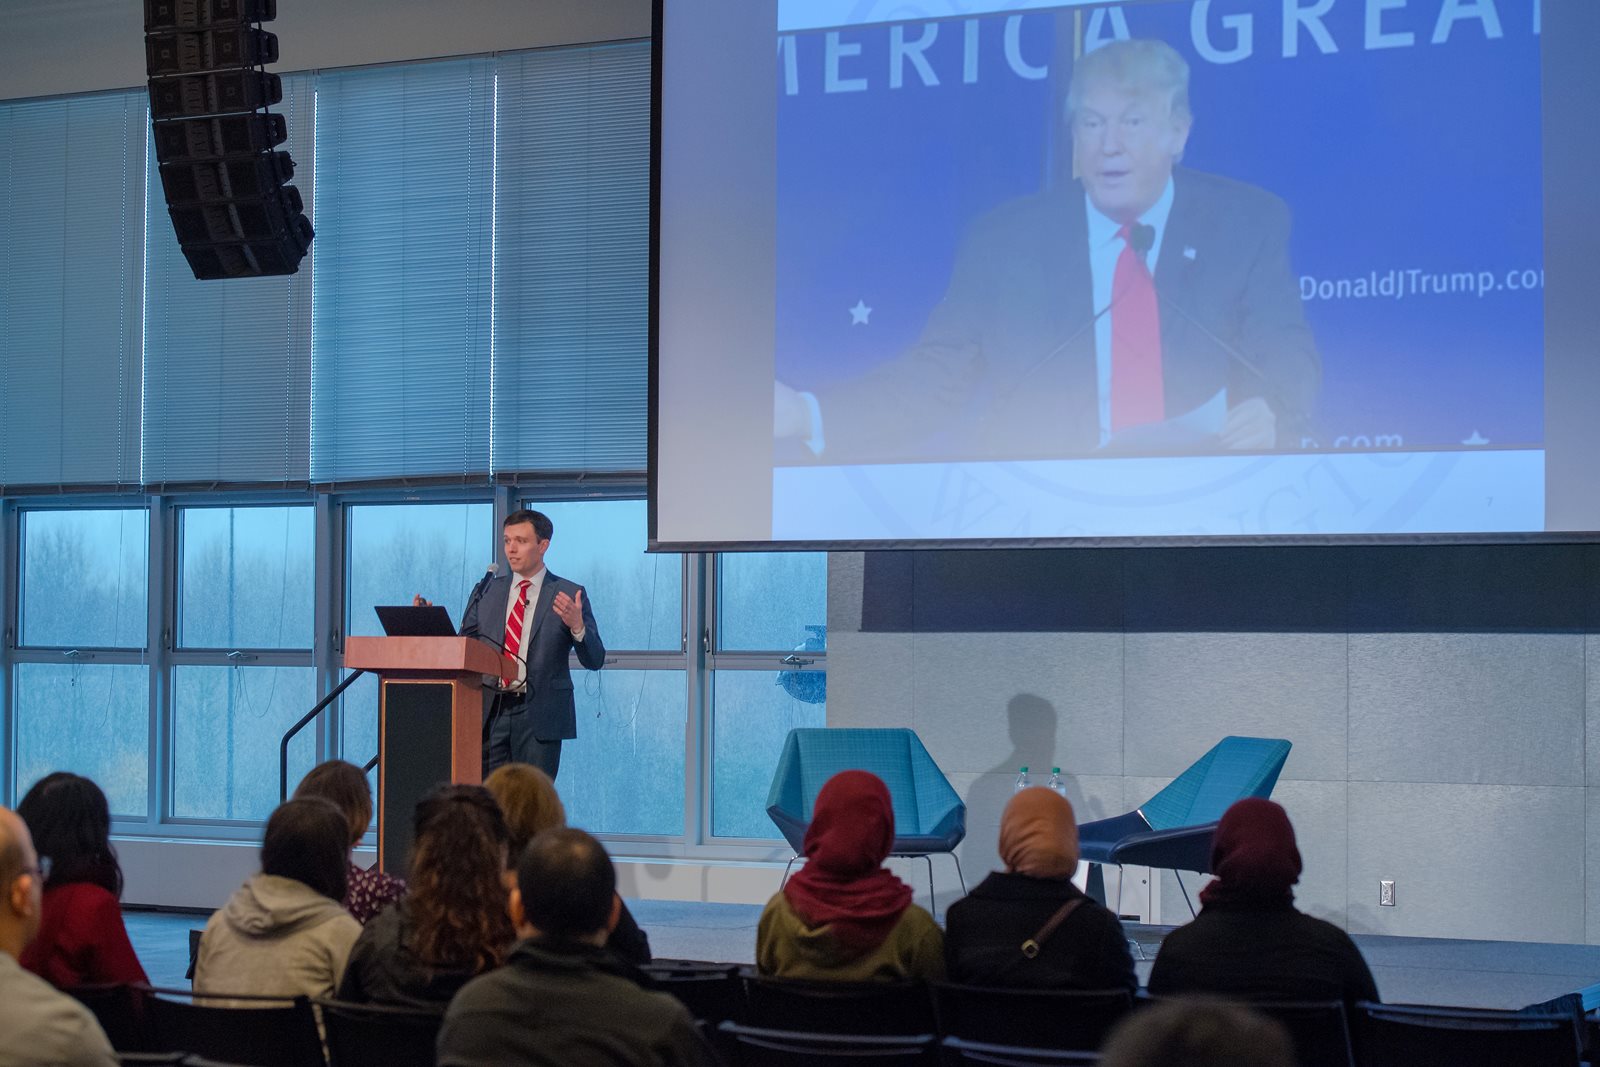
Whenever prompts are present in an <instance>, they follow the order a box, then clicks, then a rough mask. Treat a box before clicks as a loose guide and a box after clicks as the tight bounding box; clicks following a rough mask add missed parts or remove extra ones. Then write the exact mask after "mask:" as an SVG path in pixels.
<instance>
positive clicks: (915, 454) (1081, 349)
mask: <svg viewBox="0 0 1600 1067" xmlns="http://www.w3.org/2000/svg"><path fill="white" fill-rule="evenodd" d="M1188 83H1189V70H1188V64H1187V63H1185V62H1184V60H1183V58H1182V57H1181V56H1179V55H1178V53H1177V52H1176V51H1175V50H1174V49H1173V48H1172V47H1171V46H1170V45H1167V44H1165V43H1164V42H1161V41H1154V40H1136V41H1118V42H1113V43H1111V44H1107V45H1105V46H1103V47H1101V48H1099V49H1097V50H1095V51H1093V52H1091V53H1089V54H1087V55H1085V56H1083V57H1081V58H1080V59H1079V60H1078V61H1077V63H1076V65H1075V66H1074V69H1073V75H1072V83H1071V86H1070V87H1069V90H1068V93H1067V112H1068V117H1069V118H1068V120H1069V124H1070V126H1071V131H1072V146H1073V161H1074V170H1075V172H1076V176H1077V180H1076V181H1073V182H1070V183H1066V184H1064V185H1063V186H1062V187H1061V188H1058V189H1054V190H1050V191H1047V192H1044V193H1040V194H1038V195H1035V196H1030V197H1025V198H1022V199H1019V200H1014V201H1011V202H1008V203H1005V204H1002V205H1000V206H999V207H998V208H996V209H994V210H993V211H991V212H989V213H988V214H986V215H984V216H983V217H981V218H979V219H978V220H977V221H976V222H975V223H973V225H972V226H971V227H970V228H969V230H968V232H967V234H966V236H965V238H964V239H963V242H962V245H961V248H960V250H959V252H958V254H957V257H956V261H955V266H954V269H953V271H952V275H951V280H950V284H949V287H948V289H947V290H946V293H945V296H944V299H943V301H941V303H940V304H939V305H938V307H936V308H935V309H934V311H933V312H932V314H931V315H930V316H929V320H928V323H927V326H926V327H925V329H924V331H923V334H922V337H921V338H920V340H919V341H918V342H917V343H916V344H915V345H914V346H913V347H912V348H911V349H910V350H909V351H907V352H906V353H904V354H902V355H901V356H899V357H897V358H895V359H893V360H890V361H888V362H887V363H885V364H883V365H881V366H879V367H878V368H876V369H874V370H872V371H869V372H868V373H866V374H864V375H863V376H861V377H860V378H857V379H855V380H852V381H847V382H845V383H842V384H840V385H838V386H835V387H833V388H830V389H819V390H817V391H816V392H814V393H799V392H796V391H795V390H793V389H791V388H789V387H788V386H787V385H785V384H783V383H781V382H780V383H778V385H777V390H776V396H775V410H774V422H775V432H776V435H777V436H778V437H779V438H786V437H790V438H798V439H802V440H804V441H806V442H807V444H809V445H810V448H811V450H812V451H813V452H814V453H816V454H817V456H818V457H819V458H820V459H821V460H822V461H823V462H833V463H860V462H893V461H896V460H900V461H904V460H911V459H960V460H994V459H1036V458H1052V457H1057V456H1070V455H1085V454H1089V453H1092V452H1094V451H1096V450H1097V449H1104V450H1106V451H1107V452H1108V453H1132V452H1163V451H1164V452H1169V453H1170V452H1215V451H1221V450H1227V449H1240V450H1250V451H1268V450H1272V449H1275V448H1282V447H1288V446H1291V445H1292V444H1293V443H1294V441H1295V440H1296V438H1297V436H1298V434H1299V433H1300V432H1302V431H1303V430H1305V429H1306V428H1307V427H1306V426H1305V423H1306V422H1307V421H1308V419H1309V415H1310V411H1311V409H1312V407H1313V406H1314V404H1315V400H1316V394H1317V390H1318V386H1319V383H1320V379H1321V361H1320V358H1319V357H1318V355H1317V350H1316V345H1315V342H1314V340H1313V338H1312V336H1311V332H1310V329H1309V328H1308V327H1307V325H1306V322H1305V317H1304V314H1303V312H1302V309H1301V306H1300V296H1299V291H1298V288H1297V285H1296V283H1295V279H1294V275H1293V272H1292V270H1291V268H1290V263H1289V250H1288V245H1289V211H1288V208H1287V206H1286V205H1285V204H1284V203H1283V202H1282V201H1281V200H1279V199H1278V198H1277V197H1275V196H1272V195H1271V194H1269V193H1267V192H1265V191H1264V190H1261V189H1257V188H1255V187H1253V186H1249V185H1245V184H1242V183H1239V182H1234V181H1230V180H1228V179H1225V178H1221V177H1217V176H1214V175H1209V174H1202V173H1199V172H1197V171H1192V170H1187V169H1184V168H1181V167H1178V165H1177V164H1178V160H1179V159H1181V157H1182V155H1183V149H1184V146H1185V144H1186V143H1187V141H1188V137H1189V130H1190V127H1191V125H1192V119H1191V116H1190V111H1189V97H1188ZM1168 420H1178V421H1179V422H1181V423H1182V424H1183V432H1182V434H1180V435H1177V436H1174V435H1173V434H1171V433H1166V432H1162V431H1164V430H1166V429H1168V427H1166V426H1164V424H1165V423H1167V421H1168Z"/></svg>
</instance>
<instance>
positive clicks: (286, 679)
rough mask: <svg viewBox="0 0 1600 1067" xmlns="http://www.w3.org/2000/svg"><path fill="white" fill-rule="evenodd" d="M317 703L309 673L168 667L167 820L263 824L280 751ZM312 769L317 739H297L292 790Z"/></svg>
mask: <svg viewBox="0 0 1600 1067" xmlns="http://www.w3.org/2000/svg"><path fill="white" fill-rule="evenodd" d="M316 702H317V694H316V684H315V678H314V672H313V671H312V670H311V668H310V667H261V666H253V665H252V666H245V665H239V666H232V667H225V666H218V667H205V666H187V665H180V666H177V667H174V668H173V677H172V720H173V735H172V779H173V783H174V788H173V797H172V814H173V815H174V816H176V817H177V818H180V819H220V820H223V821H232V820H246V821H256V822H264V821H265V820H266V818H267V816H268V815H270V814H272V809H273V808H275V807H276V806H277V804H278V758H277V757H278V743H279V741H280V739H281V738H282V737H283V733H284V731H285V730H287V729H288V728H289V727H290V726H291V725H292V724H293V723H294V721H295V720H296V719H298V718H300V716H302V715H304V714H305V713H306V712H307V711H308V710H310V708H311V705H313V704H315V703H316ZM315 762H316V738H315V734H313V733H311V732H309V731H307V732H303V733H301V734H300V735H299V736H298V737H297V738H296V739H295V741H294V742H293V743H292V744H291V746H290V750H289V783H290V786H291V787H292V786H293V784H294V783H295V782H298V781H299V780H300V778H301V777H302V776H303V775H304V774H305V772H306V771H308V770H310V769H311V767H312V765H313V764H314V763H315Z"/></svg>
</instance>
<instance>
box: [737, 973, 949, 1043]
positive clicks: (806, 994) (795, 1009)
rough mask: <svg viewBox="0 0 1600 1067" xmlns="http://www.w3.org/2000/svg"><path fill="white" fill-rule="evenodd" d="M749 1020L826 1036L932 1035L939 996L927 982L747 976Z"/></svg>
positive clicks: (746, 993) (762, 1025) (761, 1024)
mask: <svg viewBox="0 0 1600 1067" xmlns="http://www.w3.org/2000/svg"><path fill="white" fill-rule="evenodd" d="M744 981H745V1018H746V1020H747V1021H748V1022H749V1023H750V1025H752V1026H758V1027H765V1028H767V1029H770V1030H798V1031H814V1032H816V1033H822V1034H931V1033H933V1032H934V1031H935V1029H936V1023H935V1020H934V1014H933V1000H932V999H931V998H930V997H929V995H928V987H927V986H925V985H923V984H922V983H921V982H798V981H794V980H792V979H787V978H762V977H759V976H756V975H746V976H745V979H744Z"/></svg>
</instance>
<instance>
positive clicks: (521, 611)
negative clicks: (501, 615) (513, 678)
mask: <svg viewBox="0 0 1600 1067" xmlns="http://www.w3.org/2000/svg"><path fill="white" fill-rule="evenodd" d="M532 584H533V581H532V580H531V579H528V578H524V579H522V581H520V582H518V583H517V602H516V603H515V604H513V605H512V606H511V614H510V615H508V616H506V640H505V646H506V656H507V657H509V658H510V659H511V660H512V661H513V662H514V661H516V660H518V659H520V658H521V653H522V617H523V615H525V614H526V613H527V611H528V586H530V585H532Z"/></svg>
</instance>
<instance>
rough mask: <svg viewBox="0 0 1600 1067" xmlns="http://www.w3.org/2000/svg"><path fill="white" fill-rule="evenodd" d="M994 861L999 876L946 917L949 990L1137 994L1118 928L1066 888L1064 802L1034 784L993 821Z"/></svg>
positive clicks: (1072, 826) (1071, 821)
mask: <svg viewBox="0 0 1600 1067" xmlns="http://www.w3.org/2000/svg"><path fill="white" fill-rule="evenodd" d="M1000 859H1001V862H1003V863H1004V864H1005V865H1006V869H1005V870H1004V871H996V872H994V873H992V874H990V875H989V876H988V877H987V878H985V879H984V880H983V881H982V882H980V883H979V884H978V885H977V886H976V887H974V888H973V890H972V892H971V893H969V894H968V895H967V896H966V897H964V898H962V899H961V900H958V901H956V903H954V904H952V905H950V910H949V912H948V913H947V914H946V915H945V940H944V945H945V965H946V967H947V969H948V970H949V973H950V980H951V981H952V982H960V983H963V984H965V985H982V986H1014V987H1032V988H1048V989H1126V990H1128V991H1129V992H1130V993H1132V992H1134V991H1135V990H1136V989H1137V988H1138V979H1137V978H1135V976H1134V972H1133V958H1132V957H1131V956H1130V955H1129V954H1128V942H1127V938H1126V937H1124V936H1123V933H1122V924H1121V923H1120V922H1118V921H1117V917H1116V916H1115V915H1113V914H1111V912H1110V911H1108V910H1107V909H1106V908H1105V906H1104V905H1102V904H1099V903H1097V902H1096V901H1094V900H1091V899H1090V898H1089V897H1087V896H1085V895H1084V894H1083V892H1082V891H1080V890H1079V889H1078V887H1077V886H1075V885H1073V884H1072V874H1073V872H1074V871H1075V870H1077V867H1078V822H1077V818H1076V817H1075V816H1074V815H1073V813H1072V805H1071V804H1070V803H1069V802H1068V801H1067V799H1066V798H1065V797H1063V796H1060V795H1059V794H1057V793H1055V792H1053V791H1052V790H1049V789H1045V788H1043V787H1039V786H1035V787H1034V788H1032V789H1024V790H1022V791H1021V792H1019V793H1017V794H1016V795H1015V796H1013V797H1012V798H1011V802H1010V803H1009V804H1007V805H1006V809H1005V812H1004V813H1003V814H1002V815H1001V816H1000ZM1064 909H1065V917H1064V918H1061V919H1059V920H1058V921H1057V922H1056V924H1055V925H1054V926H1053V927H1052V926H1051V923H1052V919H1055V918H1056V916H1057V915H1058V914H1061V913H1062V912H1063V910H1064ZM1047 930H1048V932H1047V933H1046V934H1045V936H1040V935H1041V933H1042V932H1045V931H1047Z"/></svg>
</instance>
